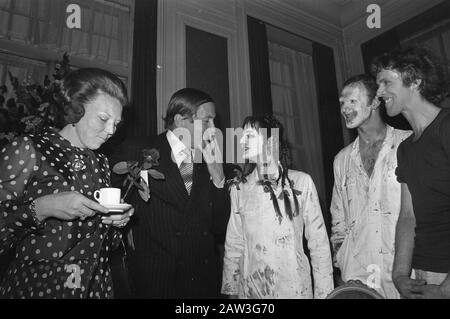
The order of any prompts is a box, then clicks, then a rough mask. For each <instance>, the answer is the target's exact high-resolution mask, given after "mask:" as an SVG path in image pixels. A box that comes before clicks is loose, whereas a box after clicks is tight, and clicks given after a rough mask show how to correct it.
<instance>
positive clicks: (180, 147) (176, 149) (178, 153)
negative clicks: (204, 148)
mask: <svg viewBox="0 0 450 319" xmlns="http://www.w3.org/2000/svg"><path fill="white" fill-rule="evenodd" d="M166 137H167V141H168V142H169V145H170V148H171V150H172V154H173V157H174V158H175V162H176V163H177V166H178V168H180V165H181V163H182V162H183V161H184V160H185V159H186V156H187V155H186V153H185V152H184V150H185V149H186V145H184V144H183V142H182V141H180V139H179V138H178V137H177V136H176V135H175V134H174V133H173V132H172V131H171V130H167V133H166ZM190 151H191V155H192V150H190Z"/></svg>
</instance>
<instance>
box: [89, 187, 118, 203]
mask: <svg viewBox="0 0 450 319" xmlns="http://www.w3.org/2000/svg"><path fill="white" fill-rule="evenodd" d="M94 198H95V199H96V200H97V202H99V203H100V205H117V204H120V188H113V187H106V188H100V189H99V190H96V191H95V192H94Z"/></svg>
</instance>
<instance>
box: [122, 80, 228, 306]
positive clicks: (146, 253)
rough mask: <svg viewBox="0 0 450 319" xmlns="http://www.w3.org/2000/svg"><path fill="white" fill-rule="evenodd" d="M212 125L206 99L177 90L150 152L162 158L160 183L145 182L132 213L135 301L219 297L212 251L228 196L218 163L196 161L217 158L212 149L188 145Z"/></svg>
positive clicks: (225, 216)
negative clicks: (144, 195) (143, 197)
mask: <svg viewBox="0 0 450 319" xmlns="http://www.w3.org/2000/svg"><path fill="white" fill-rule="evenodd" d="M214 118H215V106H214V103H213V101H212V99H211V97H209V96H208V95H207V94H206V93H204V92H202V91H199V90H196V89H189V88H186V89H182V90H179V91H177V92H176V93H174V95H173V96H172V98H171V100H170V102H169V105H168V109H167V113H166V118H165V126H166V129H167V131H166V132H164V133H162V134H160V135H158V136H157V137H156V139H155V141H154V142H153V143H152V145H150V147H151V148H155V149H157V150H158V151H159V153H160V160H159V161H160V166H158V167H157V169H158V170H159V171H161V172H162V173H163V174H164V175H165V180H154V179H151V177H149V179H150V180H149V186H150V194H151V198H150V200H149V201H148V203H143V202H141V203H139V205H138V207H137V213H136V217H137V221H136V224H135V227H134V228H133V235H134V245H135V250H134V251H133V252H132V253H131V254H130V260H129V268H130V274H131V277H132V281H133V283H134V288H135V296H136V297H140V298H214V297H218V296H219V282H218V269H217V265H216V263H217V256H216V246H217V244H219V245H220V244H223V238H224V234H225V232H226V225H227V222H228V217H229V209H228V207H229V206H228V205H229V204H228V203H229V199H228V192H227V190H226V186H225V185H224V184H225V177H224V173H223V167H222V163H221V162H211V161H210V160H206V162H205V156H206V154H205V152H203V156H202V152H201V149H204V147H208V148H209V149H211V148H212V149H215V151H216V152H219V154H220V150H218V148H216V146H215V142H214V141H203V140H201V141H200V143H198V141H196V140H195V139H194V135H195V136H203V132H204V131H205V130H206V129H208V128H214ZM200 123H201V124H200ZM195 130H197V131H195ZM183 132H184V133H189V134H184V133H183ZM181 133H183V134H181ZM188 135H190V136H188ZM190 137H191V138H190ZM147 148H148V147H147Z"/></svg>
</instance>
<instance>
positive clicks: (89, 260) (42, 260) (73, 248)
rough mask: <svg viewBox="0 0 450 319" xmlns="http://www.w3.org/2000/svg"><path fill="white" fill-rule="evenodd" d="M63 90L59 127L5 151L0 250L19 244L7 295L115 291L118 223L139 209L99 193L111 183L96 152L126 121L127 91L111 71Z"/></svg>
mask: <svg viewBox="0 0 450 319" xmlns="http://www.w3.org/2000/svg"><path fill="white" fill-rule="evenodd" d="M60 95H61V96H60V98H61V105H62V106H63V108H64V110H65V112H64V113H65V115H66V116H65V119H66V125H64V127H63V128H62V129H61V130H59V131H58V130H56V129H48V130H46V131H44V132H43V133H41V134H37V135H28V136H23V137H20V138H17V139H15V140H14V141H13V142H12V143H11V144H9V145H8V146H7V147H5V148H4V149H2V150H1V152H0V254H3V253H6V252H8V251H9V250H11V249H14V250H15V256H14V258H13V260H12V262H11V263H10V265H9V267H8V269H7V271H6V273H5V276H4V278H3V280H2V282H1V284H0V297H2V298H111V297H113V290H112V280H111V273H110V268H109V265H108V255H109V253H110V251H111V250H112V249H113V248H114V247H115V246H116V245H117V244H118V242H119V241H120V233H119V232H118V231H117V230H116V229H115V228H114V227H123V226H124V225H125V224H126V223H127V222H128V221H129V218H130V216H131V215H132V214H133V209H130V210H128V211H125V212H123V213H119V214H117V215H106V214H108V209H107V208H105V207H103V206H101V205H99V204H98V203H97V202H96V201H95V200H94V198H93V193H94V191H95V190H97V189H99V188H102V187H109V186H110V171H109V168H108V162H107V159H106V158H105V157H104V156H103V155H101V154H98V153H97V152H96V150H97V149H98V148H99V147H100V146H101V145H102V144H103V143H104V142H105V141H106V140H108V139H109V138H110V137H111V135H113V134H114V132H115V130H116V126H117V124H118V123H119V122H120V121H121V120H122V107H123V106H124V105H125V104H126V103H127V93H126V89H125V87H124V85H123V83H122V82H121V81H120V80H119V79H118V78H117V77H116V76H114V75H113V74H111V73H109V72H106V71H103V70H100V69H80V70H77V71H73V72H72V73H69V74H68V75H67V76H66V77H65V78H64V79H63V82H62V90H61V94H60ZM111 226H112V227H111Z"/></svg>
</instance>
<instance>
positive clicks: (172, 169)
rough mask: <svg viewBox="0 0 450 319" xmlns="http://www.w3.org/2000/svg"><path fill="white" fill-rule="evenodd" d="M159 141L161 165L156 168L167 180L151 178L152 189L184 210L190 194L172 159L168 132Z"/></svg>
mask: <svg viewBox="0 0 450 319" xmlns="http://www.w3.org/2000/svg"><path fill="white" fill-rule="evenodd" d="M158 142H159V143H158V144H159V147H160V160H159V164H160V166H159V167H156V169H157V170H159V171H161V172H162V173H163V174H164V175H165V180H163V181H155V180H151V181H150V190H151V191H154V192H155V195H157V196H158V197H160V198H161V199H163V200H164V201H166V202H169V203H172V204H174V205H175V206H177V207H179V208H180V210H183V208H185V207H186V204H187V201H188V200H189V196H188V193H187V191H186V187H185V186H184V181H183V178H182V177H181V174H180V170H179V169H178V166H177V164H176V163H175V162H174V161H173V160H172V150H171V148H170V145H169V142H168V141H167V138H166V134H164V133H163V134H161V135H160V139H159V141H158ZM150 196H151V195H150Z"/></svg>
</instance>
